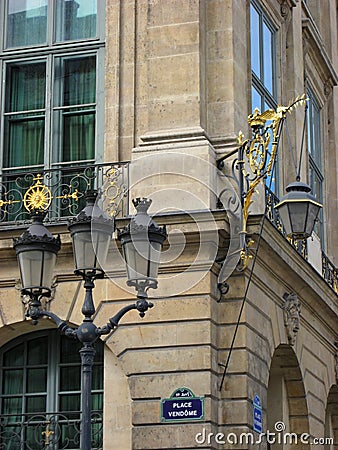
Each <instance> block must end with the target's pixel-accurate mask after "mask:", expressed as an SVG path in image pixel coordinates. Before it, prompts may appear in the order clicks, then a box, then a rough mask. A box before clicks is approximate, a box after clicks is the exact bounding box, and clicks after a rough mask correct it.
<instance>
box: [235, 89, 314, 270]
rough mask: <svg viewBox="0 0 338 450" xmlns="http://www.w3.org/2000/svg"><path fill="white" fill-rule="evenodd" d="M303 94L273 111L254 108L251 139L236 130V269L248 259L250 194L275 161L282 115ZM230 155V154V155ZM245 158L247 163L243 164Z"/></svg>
mask: <svg viewBox="0 0 338 450" xmlns="http://www.w3.org/2000/svg"><path fill="white" fill-rule="evenodd" d="M306 101H307V98H306V95H305V94H303V95H300V96H298V97H297V98H296V99H294V100H292V101H291V102H290V103H289V104H288V106H278V107H277V108H276V110H273V109H268V110H267V111H264V112H262V113H261V112H260V111H259V109H258V108H256V109H255V110H254V112H253V113H252V114H250V115H249V116H248V124H249V126H250V128H251V130H252V137H251V138H249V139H245V138H244V135H243V133H242V132H241V131H240V132H239V135H238V138H237V143H238V148H237V150H238V160H237V166H238V168H239V171H240V173H241V177H242V180H243V182H242V184H241V186H242V188H243V189H244V192H241V199H242V200H241V201H242V230H241V235H242V243H243V247H242V250H241V252H240V261H241V263H240V267H241V268H242V269H241V270H243V269H245V268H246V267H247V265H248V262H249V260H250V258H251V255H250V254H249V247H250V246H251V245H252V243H251V241H249V242H247V241H246V234H247V221H248V217H249V212H250V206H251V204H252V203H253V195H254V193H255V192H256V189H257V187H258V185H259V184H260V182H261V180H262V179H263V178H264V177H266V176H270V175H271V173H272V171H273V167H274V162H275V159H276V155H277V151H278V145H279V140H280V133H281V131H282V126H283V122H284V120H285V118H286V115H287V114H288V113H290V112H291V111H292V110H293V109H294V108H296V107H297V106H300V105H304V104H306ZM232 154H233V153H232ZM245 157H246V159H247V161H245Z"/></svg>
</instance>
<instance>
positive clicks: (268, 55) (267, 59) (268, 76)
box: [263, 23, 273, 94]
mask: <svg viewBox="0 0 338 450" xmlns="http://www.w3.org/2000/svg"><path fill="white" fill-rule="evenodd" d="M272 50H273V39H272V33H271V31H270V30H269V28H268V27H267V26H266V24H265V23H263V55H264V56H263V66H264V86H265V87H266V88H267V90H268V91H269V92H270V93H271V94H272V93H273V82H272V80H273V64H272Z"/></svg>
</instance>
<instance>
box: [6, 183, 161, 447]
mask: <svg viewBox="0 0 338 450" xmlns="http://www.w3.org/2000/svg"><path fill="white" fill-rule="evenodd" d="M39 188H41V182H40V184H39ZM96 198H97V193H96V192H90V193H88V194H87V195H86V201H87V205H86V206H85V208H84V209H83V210H82V211H81V212H80V213H79V215H78V216H77V217H75V218H73V219H71V220H70V223H69V226H68V228H69V231H70V234H71V237H72V241H73V252H74V261H75V271H74V273H75V274H76V275H80V276H81V277H82V278H83V280H84V287H85V289H86V295H85V299H84V302H83V306H82V310H81V311H82V314H83V315H84V319H83V322H82V324H81V325H80V326H79V327H78V328H76V329H73V328H71V327H69V326H68V324H67V323H66V322H65V321H63V320H62V319H60V318H59V317H58V316H57V315H56V314H54V313H52V312H50V311H45V310H43V309H42V308H41V301H40V300H41V297H48V296H50V293H51V279H52V274H53V269H54V264H55V260H56V255H57V252H58V251H59V249H60V246H61V244H60V238H59V237H57V238H54V237H53V236H52V235H51V233H50V232H49V231H48V230H47V229H46V227H45V226H44V225H43V223H42V220H43V218H44V214H45V213H42V212H41V211H34V212H33V214H32V217H33V223H32V225H31V226H30V227H29V228H28V230H27V231H25V232H24V233H23V235H22V236H21V237H19V238H17V239H15V240H14V248H15V251H16V253H17V257H18V261H19V266H20V274H21V282H22V290H21V292H22V294H23V295H28V296H29V302H28V310H27V316H28V317H30V318H32V319H33V320H34V321H35V323H37V321H38V319H39V318H41V317H49V318H50V319H52V320H53V321H54V322H55V324H56V325H57V326H58V328H59V330H60V332H61V333H62V334H65V335H66V336H69V337H72V338H74V339H77V340H79V341H80V342H81V343H82V348H81V350H80V355H81V370H82V375H81V412H82V416H81V438H80V447H81V450H91V387H92V367H93V362H94V356H95V349H94V346H93V344H94V342H95V341H96V340H97V339H98V338H99V337H100V336H102V335H105V334H109V333H110V332H111V331H112V330H113V329H114V328H116V327H117V326H118V323H119V321H120V319H121V318H122V317H123V316H124V315H125V314H126V313H127V312H128V311H131V310H133V309H136V310H137V311H138V312H139V313H140V316H141V317H143V316H144V315H145V312H146V311H147V310H148V308H150V307H152V306H153V305H152V304H151V303H150V302H148V301H147V300H146V298H147V295H146V291H147V290H148V289H149V288H154V289H155V288H156V287H157V273H158V265H159V256H160V251H161V246H162V243H163V241H164V240H165V238H166V232H165V228H159V227H158V226H157V225H156V224H155V222H153V221H152V220H151V219H150V217H149V216H148V214H147V209H148V207H149V205H150V203H151V201H150V200H147V199H137V200H136V201H135V202H134V204H135V206H136V209H137V214H136V217H134V218H132V219H131V223H130V224H129V226H127V227H126V228H125V229H124V230H123V231H122V232H121V233H120V239H121V243H122V247H123V249H124V254H125V256H126V258H127V273H128V284H129V285H133V286H135V287H136V290H137V292H138V299H137V301H136V302H135V303H134V304H131V305H127V306H125V307H124V308H122V309H121V310H120V311H119V312H118V313H117V314H116V315H115V316H114V317H111V318H110V319H109V322H108V323H107V324H106V325H104V326H103V327H97V326H96V325H95V324H94V323H93V318H92V316H93V315H94V314H95V305H94V301H93V288H94V281H95V279H97V278H103V277H104V265H105V261H106V257H107V255H108V250H109V244H110V240H111V237H112V233H113V231H114V220H112V219H110V218H109V217H108V216H107V215H106V214H105V213H104V212H103V211H102V210H101V209H100V208H99V207H98V206H97V204H96ZM133 245H135V251H134V250H133Z"/></svg>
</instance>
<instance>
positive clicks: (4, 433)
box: [0, 411, 103, 450]
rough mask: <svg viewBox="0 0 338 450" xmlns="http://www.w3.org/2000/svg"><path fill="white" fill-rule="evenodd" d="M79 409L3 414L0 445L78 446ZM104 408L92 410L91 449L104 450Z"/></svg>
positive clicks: (41, 449)
mask: <svg viewBox="0 0 338 450" xmlns="http://www.w3.org/2000/svg"><path fill="white" fill-rule="evenodd" d="M80 423H81V413H80V412H79V411H67V412H64V413H59V412H57V413H45V412H44V413H33V414H5V415H1V416H0V448H2V449H10V450H23V449H25V450H63V449H67V450H79V449H80ZM102 438H103V423H102V412H99V411H93V412H92V441H91V442H92V446H91V448H92V450H102V446H103V441H102Z"/></svg>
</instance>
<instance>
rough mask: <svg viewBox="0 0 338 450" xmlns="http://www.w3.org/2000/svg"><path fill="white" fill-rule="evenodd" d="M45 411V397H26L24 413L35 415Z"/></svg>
mask: <svg viewBox="0 0 338 450" xmlns="http://www.w3.org/2000/svg"><path fill="white" fill-rule="evenodd" d="M45 411H46V396H44V395H39V396H38V397H27V399H26V412H27V413H37V412H45Z"/></svg>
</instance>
